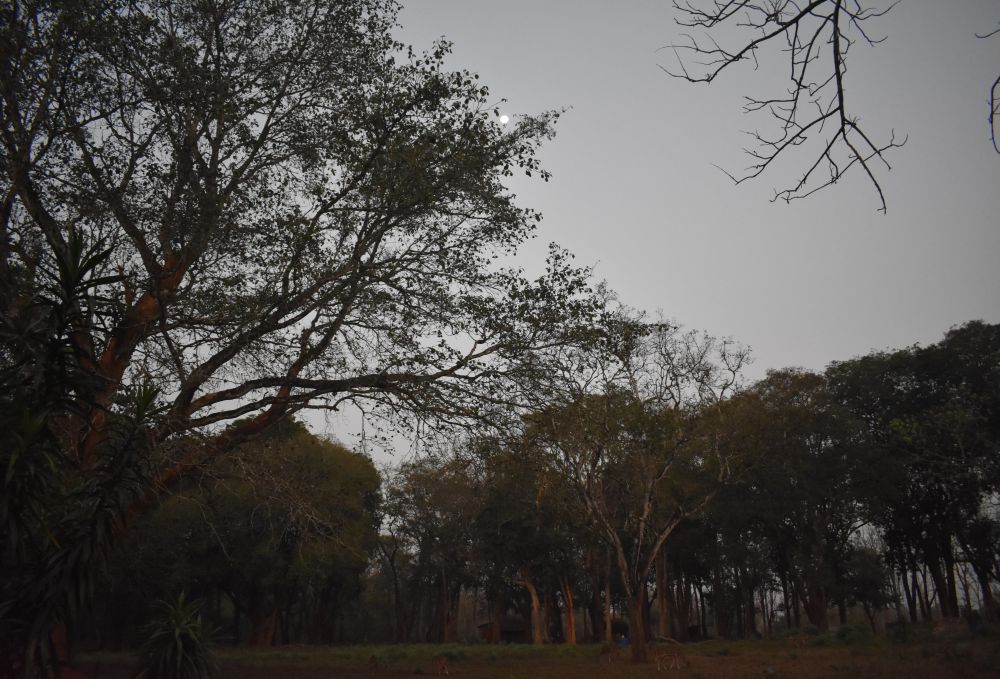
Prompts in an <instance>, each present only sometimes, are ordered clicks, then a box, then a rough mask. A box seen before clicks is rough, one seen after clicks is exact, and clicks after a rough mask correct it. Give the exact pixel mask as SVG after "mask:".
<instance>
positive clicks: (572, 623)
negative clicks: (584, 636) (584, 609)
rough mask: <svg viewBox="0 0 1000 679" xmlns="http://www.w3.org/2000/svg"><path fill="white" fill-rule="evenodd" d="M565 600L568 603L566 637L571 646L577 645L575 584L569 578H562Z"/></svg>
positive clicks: (565, 622)
mask: <svg viewBox="0 0 1000 679" xmlns="http://www.w3.org/2000/svg"><path fill="white" fill-rule="evenodd" d="M560 585H561V586H562V594H563V601H564V602H565V604H566V611H565V614H564V616H563V617H564V620H563V626H564V627H565V632H564V639H565V641H566V643H567V644H569V645H570V646H576V609H575V607H574V606H573V586H572V585H571V584H570V581H569V579H568V578H562V581H561V582H560Z"/></svg>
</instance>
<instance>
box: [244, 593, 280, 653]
mask: <svg viewBox="0 0 1000 679" xmlns="http://www.w3.org/2000/svg"><path fill="white" fill-rule="evenodd" d="M277 622H278V607H277V606H276V605H275V602H274V596H273V594H271V593H270V592H262V591H259V590H258V591H257V592H254V594H253V597H252V598H251V600H250V645H251V646H271V645H273V644H274V630H275V627H276V626H277Z"/></svg>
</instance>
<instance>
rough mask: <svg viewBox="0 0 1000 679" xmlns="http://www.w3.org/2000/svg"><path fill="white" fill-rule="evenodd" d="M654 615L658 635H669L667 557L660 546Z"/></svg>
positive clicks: (664, 550)
mask: <svg viewBox="0 0 1000 679" xmlns="http://www.w3.org/2000/svg"><path fill="white" fill-rule="evenodd" d="M656 616H657V623H658V624H657V629H658V631H659V635H660V636H661V637H669V636H670V623H669V620H668V618H667V557H666V549H665V548H660V553H659V554H657V555H656Z"/></svg>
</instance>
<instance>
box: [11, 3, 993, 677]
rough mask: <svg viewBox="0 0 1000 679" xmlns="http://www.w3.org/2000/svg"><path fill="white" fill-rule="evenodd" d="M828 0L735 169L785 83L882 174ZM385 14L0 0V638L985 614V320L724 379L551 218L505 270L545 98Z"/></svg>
mask: <svg viewBox="0 0 1000 679" xmlns="http://www.w3.org/2000/svg"><path fill="white" fill-rule="evenodd" d="M726 5H733V6H737V5H738V6H741V7H743V8H757V7H758V6H757V5H756V4H752V3H725V5H724V4H722V3H719V4H717V8H718V11H722V8H723V7H724V6H726ZM792 6H793V3H778V4H777V5H775V7H776V8H780V11H778V9H775V10H774V11H773V12H771V13H769V14H763V15H759V16H758V20H759V21H760V22H762V23H761V24H760V26H758V28H760V27H761V26H768V25H770V24H772V23H774V22H778V24H779V25H780V26H784V27H785V28H784V29H783V33H782V34H788V26H790V25H791V24H789V23H788V21H789V19H788V17H787V16H786V15H787V12H788V11H789V8H790V7H792ZM851 6H853V7H857V10H856V11H855V10H851V9H849V6H848V5H847V4H845V3H839V2H836V3H830V2H814V3H811V4H810V5H809V7H810V8H811V9H810V10H809V13H808V15H802V16H800V17H799V18H800V19H801V20H802V21H804V22H810V21H814V20H815V21H818V22H819V26H818V28H817V31H818V33H817V34H816V35H817V36H818V37H815V38H812V39H805V38H803V37H802V36H798V35H797V34H793V35H794V37H793V38H792V42H791V43H790V45H791V48H792V51H791V54H792V64H793V73H798V74H799V78H800V83H799V87H800V91H799V92H798V94H794V93H793V94H794V96H793V100H791V101H790V102H789V101H784V102H779V103H778V104H776V106H777V108H776V109H775V110H778V111H785V113H784V116H785V117H783V118H782V120H783V132H782V135H784V136H783V137H782V138H781V140H779V141H777V142H775V141H774V140H771V141H770V142H768V141H767V140H765V139H762V140H761V141H762V143H765V144H768V143H769V144H771V151H770V152H769V153H770V155H769V156H768V155H765V157H764V158H763V164H762V165H761V166H760V167H759V168H758V169H761V170H762V169H763V168H764V167H766V166H767V164H768V163H770V160H769V158H774V157H776V155H777V154H778V153H782V152H783V151H784V149H786V148H787V149H791V148H792V147H794V146H797V145H798V143H799V142H798V139H799V138H800V135H801V134H804V133H805V132H806V131H810V130H812V129H814V128H818V127H819V125H820V124H819V123H818V124H816V125H815V126H814V125H813V124H811V123H807V124H805V125H804V126H803V123H801V121H799V119H798V118H797V117H796V115H797V114H796V113H795V111H796V110H797V109H796V108H795V107H797V106H799V105H800V104H802V100H800V99H799V97H800V95H802V94H803V93H804V92H805V93H811V94H809V96H815V97H818V99H817V101H818V102H820V104H819V108H818V109H817V110H819V116H820V120H821V121H823V120H827V119H829V120H832V121H834V122H836V124H837V126H838V127H837V128H836V130H835V131H834V133H833V136H832V137H830V138H829V143H828V145H827V146H826V148H825V150H823V151H821V156H820V159H821V160H820V162H821V163H823V162H825V163H828V164H829V165H830V168H831V176H830V181H834V180H835V179H836V178H837V177H838V176H839V174H838V173H839V172H841V171H844V170H846V169H847V168H849V167H850V166H852V165H860V166H861V167H863V168H865V169H866V170H868V171H869V173H870V176H872V179H873V181H875V180H874V176H873V175H871V170H872V168H871V165H869V161H871V163H872V164H874V163H875V162H876V160H881V157H882V153H883V152H884V151H886V150H888V148H891V146H893V145H895V144H894V142H893V141H891V140H890V141H889V142H888V145H883V146H877V145H875V144H873V143H871V142H869V141H868V139H867V137H866V136H865V135H864V133H862V131H861V130H860V129H859V127H858V125H857V122H856V120H855V119H854V118H853V117H852V116H850V115H849V114H848V113H847V108H846V105H845V103H844V101H843V97H842V89H841V87H840V81H839V78H840V77H841V76H842V75H843V66H844V62H843V59H844V57H845V56H846V49H847V43H845V42H842V41H843V40H844V39H845V35H846V33H845V31H848V30H851V29H849V27H848V26H846V25H845V24H842V23H839V22H841V21H845V20H846V21H848V23H851V21H853V24H852V25H853V26H854V27H855V29H853V30H861V29H860V28H859V26H860V23H861V22H862V21H864V20H865V19H866V18H868V17H869V16H872V14H871V13H870V12H866V11H865V10H863V9H861V8H860V6H859V5H857V3H855V4H854V5H851ZM761 7H762V6H761ZM397 10H398V8H397V6H396V5H395V4H394V3H393V2H390V1H387V0H348V1H344V2H329V1H328V0H288V1H281V2H276V1H272V0H241V1H239V2H216V1H214V0H135V1H133V0H129V1H125V0H100V1H97V0H67V1H59V2H52V1H49V0H26V1H23V2H21V1H19V2H7V3H5V4H3V7H2V8H0V102H2V109H0V163H2V175H0V676H6V675H7V674H10V675H13V676H18V677H30V678H31V679H34V678H35V677H38V676H53V675H58V674H59V673H60V672H62V671H64V670H65V669H66V668H65V665H66V663H67V662H68V661H69V650H70V648H71V647H76V648H87V647H90V648H114V647H122V646H125V647H132V648H141V649H142V652H141V659H140V661H141V663H142V669H141V671H142V672H144V673H145V676H148V677H154V676H156V677H161V676H162V677H180V676H192V677H201V676H207V675H209V674H211V673H212V671H213V668H214V665H213V663H212V659H211V655H210V653H208V646H209V644H210V643H213V642H218V643H233V644H239V643H248V644H252V645H258V646H269V645H272V644H279V643H281V644H287V643H335V642H341V641H394V642H405V641H425V640H428V641H453V640H468V639H470V638H473V637H475V638H482V639H485V640H489V641H501V640H515V639H517V640H525V641H529V640H530V641H533V642H535V643H542V642H544V641H546V640H555V639H559V640H564V641H566V642H567V643H576V641H577V640H578V638H589V639H603V640H611V639H612V638H613V637H614V635H615V634H616V633H622V632H623V631H624V630H626V629H627V630H628V632H629V634H630V636H631V639H632V653H633V657H634V658H635V659H637V660H644V659H645V658H646V656H647V652H648V648H647V646H646V639H647V638H648V637H650V636H653V635H654V634H655V635H659V636H669V637H671V638H673V639H677V640H681V641H686V640H689V639H691V638H695V637H704V636H707V635H709V634H713V635H719V636H724V637H737V636H742V637H747V636H753V635H756V634H768V635H771V634H777V633H779V630H780V629H782V628H793V627H800V626H805V625H806V624H807V623H808V624H811V625H813V626H815V627H816V628H817V629H818V630H825V629H826V628H827V627H828V626H829V624H830V623H829V613H830V611H831V610H832V609H834V608H836V609H838V613H839V621H840V622H841V623H845V622H847V620H848V615H849V612H850V611H851V610H861V611H862V612H863V613H864V615H865V616H866V617H867V620H868V622H869V623H870V625H871V626H872V627H873V628H877V627H878V625H879V622H878V621H879V620H882V619H883V618H884V617H885V615H884V611H885V610H886V609H887V608H890V609H891V608H895V609H896V613H895V614H896V616H897V617H899V618H900V619H909V620H917V619H918V618H924V619H926V618H930V617H932V616H943V617H946V618H957V617H959V616H961V615H965V616H966V617H967V618H969V619H973V618H975V617H976V616H978V617H979V618H981V619H982V620H984V621H987V622H996V621H997V618H998V609H997V602H996V597H995V594H994V589H995V587H996V584H997V582H998V576H1000V573H998V565H1000V560H998V556H1000V555H998V551H997V545H998V542H1000V540H998V535H1000V527H998V526H1000V524H998V514H997V505H996V502H997V496H998V493H1000V463H998V455H997V453H998V445H1000V444H998V442H1000V429H998V427H1000V392H998V385H1000V374H998V371H1000V328H998V326H993V325H987V324H984V323H975V322H974V323H969V324H967V325H965V326H962V327H960V328H956V329H954V330H952V331H951V332H949V333H948V334H947V336H946V337H945V338H944V340H942V341H941V342H939V343H938V344H935V345H932V346H929V347H913V348H909V349H905V350H901V351H897V352H888V353H878V354H872V355H870V356H866V357H862V358H858V359H854V360H851V361H847V362H843V363H836V364H833V365H831V366H830V367H829V369H828V370H827V371H826V372H825V373H824V374H812V373H808V372H805V371H799V370H785V371H779V372H774V373H771V374H770V375H769V376H768V377H767V378H766V379H764V380H762V381H761V382H759V383H757V384H755V385H749V386H747V385H746V384H744V383H743V379H742V371H743V367H744V366H745V365H746V362H747V360H748V358H749V357H748V353H747V351H746V350H745V349H744V348H743V347H740V346H739V345H737V344H735V343H734V342H732V341H730V340H726V339H719V338H714V337H710V336H707V335H704V334H699V333H696V332H684V331H682V330H681V329H680V328H679V327H677V326H676V325H674V324H672V323H666V322H662V321H661V322H651V321H650V320H649V319H648V318H646V317H644V316H643V315H642V314H639V313H636V312H633V311H631V310H628V309H626V308H624V307H622V306H621V305H619V304H618V303H617V301H616V300H615V299H614V296H613V295H612V294H611V293H610V292H608V291H607V290H605V289H604V288H603V286H594V285H593V284H592V282H591V279H590V272H589V271H588V270H587V269H585V268H584V269H581V268H577V267H575V266H574V265H573V264H572V262H571V257H570V255H569V254H568V253H566V252H564V251H562V250H560V249H559V248H558V247H555V246H552V247H551V249H550V256H549V258H548V260H547V264H546V268H545V271H544V272H543V273H542V274H541V275H540V276H538V277H537V278H534V279H531V278H529V277H527V276H526V275H525V274H524V273H523V272H522V271H521V270H520V269H518V268H516V267H514V266H512V265H510V263H509V262H510V259H509V258H510V256H511V255H513V254H514V253H515V252H516V251H517V248H518V246H520V245H521V244H522V243H523V242H524V241H525V240H527V239H528V238H530V237H531V236H532V233H533V229H534V225H535V223H536V222H537V221H538V219H539V215H537V214H536V213H534V212H532V211H530V210H527V209H525V208H522V207H520V206H518V205H517V203H516V202H515V200H514V196H513V195H512V194H511V192H510V191H509V190H508V189H507V188H506V186H505V181H506V180H507V178H509V177H510V176H512V175H513V174H514V173H522V172H523V173H525V174H527V175H529V176H531V175H538V176H540V177H542V178H547V174H546V173H545V171H544V170H543V169H542V168H541V167H540V165H539V162H538V160H537V158H536V152H537V150H538V148H539V145H540V144H541V143H542V142H543V141H545V140H546V139H547V138H548V137H550V136H551V135H552V133H553V124H554V122H555V120H556V118H557V117H558V113H546V114H541V115H538V116H534V117H531V116H526V117H522V118H519V119H518V120H517V121H516V122H515V123H514V124H513V125H510V126H504V125H501V124H499V121H498V118H499V113H498V111H497V109H496V106H497V102H496V101H495V100H493V99H492V98H491V95H490V93H489V91H488V89H487V88H486V87H484V86H483V85H482V84H480V83H479V82H478V78H477V76H475V75H474V74H472V73H469V72H466V71H459V72H453V71H448V70H447V69H446V68H445V67H444V60H445V58H446V56H447V54H448V51H449V46H448V44H447V43H443V42H442V43H439V44H437V45H435V46H434V47H433V49H431V50H430V51H429V52H427V53H422V54H417V53H414V52H413V51H412V50H411V49H409V48H407V47H406V46H404V45H401V44H399V43H397V42H395V41H394V40H393V39H392V37H391V32H392V29H393V27H394V23H395V20H396V13H397ZM813 10H815V11H813ZM689 12H690V15H691V16H692V17H693V18H692V20H693V21H694V22H695V23H697V24H702V23H704V24H705V25H706V26H710V25H711V24H712V23H713V22H717V21H718V20H723V19H725V18H726V17H724V16H721V17H713V16H711V15H708V14H704V13H698V12H696V11H695V10H694V9H693V8H691V9H689ZM862 35H863V33H862ZM824 40H832V41H833V44H834V46H835V51H834V60H833V62H832V68H833V76H831V77H835V80H834V81H820V84H822V83H824V82H826V83H829V82H836V86H835V87H832V88H825V86H824V87H819V88H818V89H816V86H817V84H816V83H813V82H812V81H811V80H809V78H812V77H813V76H809V78H807V77H806V75H805V69H806V67H807V66H809V65H810V64H813V62H814V61H815V57H814V54H815V52H814V50H815V49H818V47H817V46H818V45H820V44H822V43H823V41H824ZM837 45H839V46H840V47H837ZM720 49H721V48H720ZM696 51H697V48H696ZM709 54H716V56H717V57H718V58H721V59H722V61H720V62H718V68H717V70H716V72H717V71H718V70H721V69H722V68H723V67H724V66H725V65H726V64H728V63H730V62H731V61H732V60H733V59H739V58H740V56H741V55H742V54H743V53H742V52H741V53H737V54H732V53H729V52H725V51H721V52H718V53H715V52H714V51H711V50H710V51H709ZM796 68H798V69H801V70H799V71H796ZM809 68H812V66H809ZM711 77H714V74H713V75H712V76H711ZM824 97H826V98H827V99H829V102H828V103H825V104H824V103H822V101H825V100H824V99H823V98H824ZM831 97H832V98H831ZM766 103H767V102H763V101H762V102H757V103H756V104H755V105H759V106H764V105H765V104H766ZM812 103H816V102H810V104H812ZM789 107H791V108H789ZM810 110H811V106H810ZM775 144H777V145H775ZM840 144H843V145H846V147H847V148H848V149H849V151H848V161H847V164H846V165H843V164H838V163H840V162H841V161H838V160H837V159H836V157H835V155H834V150H833V149H834V148H835V147H837V146H838V145H840ZM865 144H867V145H868V146H865ZM864 149H868V150H867V151H866V150H864ZM841 150H842V149H841ZM851 154H853V155H851ZM851 158H853V160H851ZM814 167H815V166H814ZM810 172H812V170H810ZM808 178H809V175H807V177H806V179H808ZM877 186H878V184H877V182H876V187H877ZM802 188H803V185H800V186H799V187H798V189H796V190H797V191H798V190H800V189H802ZM786 197H791V194H788V195H787V196H786ZM346 406H351V407H356V408H357V409H359V410H360V411H361V412H362V413H363V414H365V415H373V414H374V415H378V416H379V417H380V418H383V419H381V421H384V422H389V423H391V424H394V425H406V424H410V425H413V424H416V425H417V428H418V430H419V431H420V432H421V433H426V432H427V431H429V430H433V432H434V433H441V432H445V433H447V434H448V437H447V438H446V437H442V436H438V437H436V438H434V439H433V440H434V441H435V442H436V443H437V447H436V448H434V449H433V452H432V453H431V454H428V455H424V456H421V457H417V458H415V459H408V460H407V461H406V462H404V463H402V464H400V465H398V466H397V467H396V468H395V469H391V470H386V471H384V472H383V473H380V472H379V471H377V470H376V469H375V467H374V466H373V463H372V461H371V459H370V458H369V457H367V456H365V455H362V454H359V453H357V452H354V451H350V450H347V449H346V448H344V447H342V446H340V445H338V444H336V443H332V442H330V441H326V440H323V439H320V438H318V437H316V436H314V435H313V434H310V433H309V431H308V430H307V429H306V427H305V426H304V425H303V424H301V421H302V420H297V419H295V416H296V415H300V416H301V414H303V413H305V412H307V411H310V410H326V411H335V410H338V409H340V408H343V407H346ZM456 432H457V433H456ZM442 442H444V443H442ZM477 625H478V627H477ZM654 627H655V630H654ZM841 629H842V630H848V631H847V632H843V633H844V634H848V633H849V632H850V628H848V627H846V626H845V625H843V624H842V626H841ZM376 664H377V663H376Z"/></svg>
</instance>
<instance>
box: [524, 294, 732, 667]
mask: <svg viewBox="0 0 1000 679" xmlns="http://www.w3.org/2000/svg"><path fill="white" fill-rule="evenodd" d="M606 328H607V330H606V333H605V336H604V337H605V342H606V344H605V347H604V351H603V352H600V353H598V354H596V355H590V356H578V357H577V360H576V361H574V362H573V363H572V364H571V366H570V368H569V369H568V371H569V373H570V374H571V376H572V382H571V385H575V386H571V387H570V389H569V391H570V393H572V392H573V390H574V389H576V390H577V391H576V395H575V398H573V399H572V400H571V401H570V402H569V403H567V404H565V405H556V406H553V407H550V408H549V409H546V410H543V411H540V412H539V413H537V414H534V415H532V416H531V418H530V422H529V431H528V440H529V442H530V443H531V444H532V445H534V446H536V447H537V449H539V450H543V451H548V453H549V454H550V456H551V459H552V461H553V463H554V464H555V465H556V466H557V467H558V468H559V469H560V470H561V473H562V474H563V475H564V476H565V478H566V479H567V481H568V482H569V483H570V484H571V485H572V486H573V487H574V488H575V489H576V491H577V495H578V497H579V499H580V501H581V502H582V506H583V508H584V509H585V510H586V512H587V514H588V517H589V518H590V520H591V521H592V522H593V523H594V525H595V530H596V531H597V532H598V533H599V534H600V535H601V537H602V539H603V540H604V541H605V542H606V543H607V545H608V546H609V548H610V549H611V553H612V555H613V558H614V560H615V562H616V565H617V567H618V571H619V575H620V576H621V581H622V586H623V589H624V591H625V595H626V598H627V601H628V609H629V619H630V625H629V631H630V642H631V648H632V657H633V659H634V660H635V661H637V662H644V661H645V660H646V656H647V643H646V642H647V626H648V620H647V619H646V610H647V590H646V581H647V578H648V576H649V574H650V572H651V570H652V567H653V563H654V561H655V559H656V557H657V555H658V554H659V551H660V549H661V547H662V546H663V544H664V542H665V541H666V540H667V539H668V538H669V536H670V535H671V533H673V531H674V530H675V529H676V528H677V526H678V525H679V524H680V523H681V521H683V520H684V519H685V518H686V517H688V516H690V515H692V514H694V513H697V512H699V511H700V510H701V509H702V508H704V506H705V505H706V503H707V502H708V500H709V499H710V498H711V497H712V495H713V494H714V492H715V491H716V489H717V486H716V485H715V484H716V483H717V482H718V481H720V480H722V479H723V478H725V477H726V476H727V475H728V471H729V466H728V456H729V453H730V452H731V451H729V450H724V449H721V448H719V447H717V446H714V445H713V443H712V442H711V441H703V442H702V443H703V445H694V444H692V441H693V440H694V439H695V426H694V425H695V423H696V422H697V416H698V414H699V408H703V407H705V406H708V405H714V404H717V403H718V402H720V401H721V400H722V399H723V398H724V397H725V396H726V395H727V394H728V393H729V392H730V391H731V390H733V389H734V388H735V387H736V386H737V383H738V380H739V377H740V370H741V369H742V366H743V364H744V362H745V361H746V359H747V354H746V352H745V351H744V350H742V349H741V348H739V347H736V346H734V345H733V344H731V343H729V342H726V341H719V340H716V339H714V338H710V337H707V336H700V335H698V334H697V333H693V332H690V333H683V332H681V331H680V330H679V329H678V328H677V327H676V326H672V325H669V324H665V323H657V324H648V325H647V324H644V323H642V322H641V319H636V318H634V317H632V316H631V315H630V314H629V313H627V312H623V313H619V314H615V315H613V316H610V317H609V318H608V319H607V323H606Z"/></svg>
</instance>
